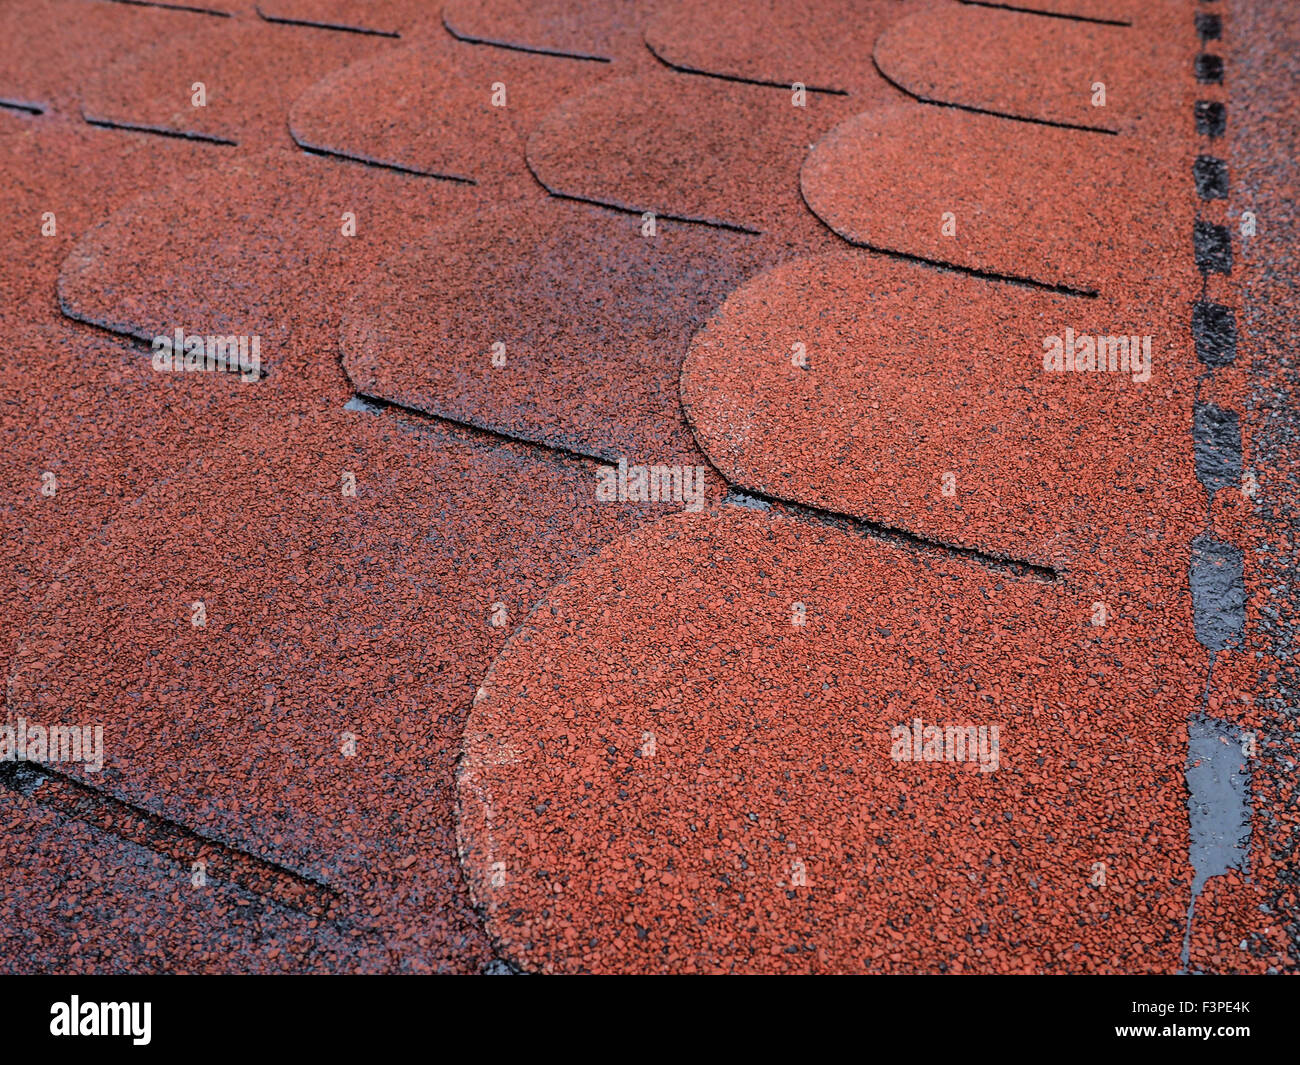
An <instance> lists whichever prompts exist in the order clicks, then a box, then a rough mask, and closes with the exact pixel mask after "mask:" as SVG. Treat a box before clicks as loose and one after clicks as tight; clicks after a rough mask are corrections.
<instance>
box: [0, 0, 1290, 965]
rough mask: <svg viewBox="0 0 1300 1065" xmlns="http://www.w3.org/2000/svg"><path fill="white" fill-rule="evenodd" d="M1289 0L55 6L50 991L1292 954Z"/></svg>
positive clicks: (33, 396) (12, 626) (7, 206)
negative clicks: (152, 984) (172, 983)
mask: <svg viewBox="0 0 1300 1065" xmlns="http://www.w3.org/2000/svg"><path fill="white" fill-rule="evenodd" d="M1239 6H1240V7H1243V8H1246V9H1248V11H1249V17H1244V18H1243V19H1242V21H1241V23H1240V25H1242V26H1243V27H1244V28H1243V31H1242V32H1243V33H1245V32H1246V28H1248V30H1249V32H1250V34H1251V38H1250V40H1251V41H1252V42H1253V41H1255V40H1257V39H1258V38H1259V37H1260V34H1261V27H1262V26H1263V25H1264V19H1263V16H1260V15H1259V14H1258V12H1257V11H1256V8H1257V7H1258V6H1259V5H1252V4H1248V3H1246V2H1245V0H1220V2H1215V3H1212V4H1207V3H1201V2H1198V0H1159V2H1156V3H1144V4H1137V3H1131V2H1127V0H1050V2H1049V0H1017V2H1016V3H1008V4H1001V3H999V4H991V3H989V4H983V3H973V2H971V3H965V2H958V0H870V2H868V3H860V4H846V3H844V2H842V0H817V2H815V3H812V4H806V5H795V6H793V7H792V6H791V5H787V4H778V3H772V4H767V3H764V4H737V3H731V2H715V3H689V4H684V3H677V2H675V0H637V2H634V3H629V2H625V0H554V2H551V0H548V2H546V3H541V4H537V3H523V2H517V0H448V2H447V3H445V4H440V3H438V2H435V0H429V2H418V0H385V2H383V3H351V2H343V0H258V2H257V3H253V2H251V0H249V2H226V0H196V2H194V3H186V4H180V3H177V4H174V5H173V4H156V5H139V4H128V3H118V2H114V0H41V2H39V3H31V4H17V3H14V4H7V5H5V6H4V7H3V8H0V59H2V60H3V62H0V70H2V71H3V73H0V169H2V170H3V177H4V183H5V187H6V189H7V190H9V194H8V195H7V196H6V197H5V198H4V203H3V206H2V207H0V210H3V212H4V217H3V222H4V224H3V225H0V250H2V251H3V255H4V259H5V263H6V269H5V271H4V275H3V278H0V298H2V299H3V302H2V303H0V329H2V330H3V332H4V339H5V343H6V351H7V353H8V356H9V357H8V361H7V363H6V368H5V370H4V371H3V373H2V374H0V441H3V444H4V447H3V458H2V459H0V491H2V492H3V495H2V496H0V533H2V534H3V542H4V547H3V551H2V552H0V602H3V605H4V609H3V611H0V670H2V671H3V673H4V676H5V678H6V684H5V688H4V696H3V699H4V719H3V722H2V724H3V725H4V731H3V732H0V756H2V757H3V758H4V760H3V761H0V785H3V786H0V808H2V809H3V813H4V815H5V817H6V819H7V824H8V825H9V826H10V830H9V831H8V832H6V833H5V834H4V836H3V838H2V839H0V967H3V968H5V969H7V970H12V971H32V970H36V971H45V972H61V971H75V972H143V971H149V972H153V971H187V972H189V971H220V972H350V971H364V972H379V971H396V972H425V971H447V972H482V971H489V972H492V971H503V970H505V969H518V970H524V971H533V972H583V971H601V972H832V971H834V972H838V971H850V972H852V971H873V972H936V971H942V972H1041V973H1058V972H1060V973H1065V972H1097V973H1118V972H1174V971H1180V970H1189V971H1205V972H1227V971H1252V972H1261V971H1267V970H1274V971H1276V970H1281V969H1286V968H1293V967H1294V965H1295V961H1296V949H1297V948H1296V946H1295V944H1296V942H1297V941H1300V938H1298V937H1297V933H1296V921H1295V917H1294V905H1293V904H1294V895H1295V885H1296V873H1295V862H1294V846H1293V843H1290V842H1289V841H1292V840H1293V839H1294V833H1295V828H1296V825H1295V814H1294V809H1293V807H1294V803H1293V802H1290V800H1289V796H1290V790H1293V788H1292V784H1291V783H1289V782H1288V778H1287V776H1286V773H1285V772H1284V767H1285V766H1286V765H1287V764H1289V763H1288V762H1287V759H1293V758H1294V757H1295V756H1296V749H1295V743H1294V737H1293V736H1292V735H1291V733H1290V732H1289V731H1288V727H1289V726H1288V725H1287V721H1288V718H1287V716H1286V715H1287V712H1288V711H1287V709H1286V708H1287V707H1288V706H1289V705H1290V703H1291V702H1293V701H1294V700H1293V699H1292V698H1291V696H1290V695H1289V694H1288V693H1289V692H1293V691H1294V688H1293V687H1289V685H1293V683H1294V678H1293V677H1291V675H1290V674H1289V673H1288V672H1287V668H1288V665H1287V664H1288V662H1289V655H1290V653H1291V652H1290V649H1289V642H1290V636H1289V632H1290V629H1289V627H1288V624H1287V621H1286V611H1287V609H1288V608H1287V607H1286V606H1285V599H1284V597H1280V596H1279V594H1278V588H1279V587H1281V586H1282V585H1283V584H1285V582H1286V580H1287V579H1288V578H1287V574H1293V573H1294V565H1293V563H1294V554H1295V547H1294V527H1293V526H1294V522H1293V515H1292V514H1291V512H1290V510H1288V509H1287V505H1286V504H1285V503H1283V502H1282V495H1281V493H1282V492H1283V488H1284V486H1285V485H1287V484H1289V483H1291V482H1292V481H1294V479H1295V469H1296V462H1295V448H1294V447H1293V446H1292V437H1293V435H1294V434H1293V431H1292V428H1287V427H1293V426H1294V418H1293V405H1292V404H1289V402H1288V400H1287V399H1286V398H1285V397H1287V396H1289V394H1290V393H1289V392H1288V391H1287V389H1288V388H1289V387H1290V385H1289V384H1288V383H1287V382H1288V381H1289V378H1288V376H1287V374H1288V373H1289V371H1288V370H1287V364H1286V362H1285V358H1284V356H1283V355H1282V354H1280V352H1281V351H1282V350H1283V349H1284V348H1285V341H1284V340H1281V339H1278V338H1280V337H1282V335H1283V334H1284V333H1285V325H1284V324H1279V321H1278V320H1277V318H1276V316H1274V317H1273V318H1269V317H1268V315H1267V314H1266V313H1265V312H1263V311H1261V310H1260V309H1259V308H1260V307H1261V306H1262V305H1264V304H1272V305H1275V306H1282V305H1285V303H1286V301H1287V300H1288V299H1293V295H1294V294H1293V291H1291V293H1290V295H1289V296H1288V295H1287V293H1286V292H1285V291H1279V289H1278V287H1277V283H1278V282H1277V279H1278V278H1279V277H1281V278H1294V272H1293V265H1292V263H1291V262H1290V260H1289V259H1287V258H1286V251H1285V242H1282V241H1280V238H1277V237H1272V236H1270V235H1269V234H1270V233H1271V232H1272V230H1271V229H1270V228H1269V227H1275V228H1277V229H1284V225H1285V224H1286V223H1285V217H1284V216H1285V214H1286V210H1287V209H1286V208H1285V207H1283V206H1280V204H1284V203H1288V202H1290V201H1288V200H1287V197H1286V196H1285V195H1283V194H1280V193H1279V191H1278V188H1279V187H1289V185H1290V184H1293V183H1294V170H1293V164H1294V155H1295V153H1294V152H1281V155H1280V156H1279V158H1281V157H1286V158H1288V159H1290V160H1291V164H1290V165H1291V169H1288V168H1287V166H1286V165H1283V164H1276V166H1275V161H1274V157H1273V156H1272V155H1271V154H1270V151H1269V144H1271V143H1272V142H1271V141H1270V139H1269V138H1275V137H1278V136H1279V134H1277V133H1276V130H1275V127H1274V126H1271V125H1270V124H1269V123H1270V122H1271V121H1273V120H1271V119H1269V120H1266V119H1264V118H1262V117H1261V115H1262V114H1265V113H1268V106H1267V105H1268V103H1269V102H1270V101H1272V100H1273V98H1274V97H1273V96H1270V93H1273V94H1276V92H1277V89H1276V85H1277V84H1278V82H1279V80H1280V79H1279V77H1278V70H1279V68H1281V69H1285V68H1286V65H1287V63H1288V62H1290V60H1288V59H1287V58H1286V57H1285V52H1284V49H1282V47H1281V45H1279V44H1277V43H1276V42H1273V43H1272V44H1270V46H1269V48H1268V49H1263V46H1262V45H1261V46H1260V48H1261V49H1262V50H1261V51H1260V55H1261V56H1263V57H1264V59H1261V60H1260V61H1259V62H1257V63H1254V64H1253V65H1252V64H1247V65H1246V66H1245V67H1243V69H1244V70H1245V72H1246V73H1245V76H1243V77H1242V78H1241V79H1240V84H1241V87H1240V88H1238V83H1237V82H1234V73H1233V71H1234V69H1236V68H1235V67H1234V64H1233V56H1232V48H1233V46H1234V38H1233V34H1232V27H1233V21H1232V13H1233V11H1234V9H1235V8H1237V7H1239ZM1203 8H1204V9H1206V10H1208V9H1209V8H1213V9H1214V14H1216V15H1217V16H1219V20H1218V22H1217V23H1216V26H1217V33H1210V34H1208V35H1207V26H1208V24H1207V23H1206V22H1205V20H1204V19H1201V20H1196V19H1195V18H1194V16H1195V15H1196V14H1197V13H1198V12H1199V13H1202V14H1203V13H1204V12H1203V10H1202V9H1203ZM1270 17H1274V16H1270ZM1276 18H1277V19H1278V20H1279V23H1280V24H1281V28H1280V29H1279V30H1278V32H1277V37H1278V38H1279V39H1280V40H1286V39H1287V35H1288V34H1290V35H1291V38H1292V39H1293V38H1294V36H1295V33H1296V27H1295V26H1294V25H1287V24H1286V23H1287V18H1286V16H1284V15H1282V14H1281V13H1279V14H1277V15H1276ZM1290 21H1294V20H1293V19H1292V20H1290ZM1270 36H1272V35H1271V34H1270ZM1250 46H1251V47H1253V45H1250ZM1236 47H1242V48H1244V47H1248V45H1246V44H1243V43H1241V42H1240V41H1237V42H1236ZM1269 57H1272V58H1271V59H1270V58H1269ZM1234 93H1237V94H1238V97H1236V98H1235V97H1234ZM1237 99H1240V100H1242V101H1244V103H1243V104H1242V107H1241V109H1240V111H1238V110H1237V109H1236V108H1237V103H1236V100H1237ZM1234 116H1242V117H1234ZM1238 124H1241V125H1243V126H1244V127H1245V130H1246V132H1245V133H1239V132H1238ZM1270 131H1272V132H1270ZM1238 137H1240V141H1239V142H1238V141H1236V140H1234V138H1238ZM1229 143H1240V144H1241V145H1242V151H1243V153H1244V156H1245V158H1246V159H1248V160H1249V163H1248V165H1247V166H1246V168H1245V176H1244V177H1243V176H1242V175H1241V174H1239V173H1238V171H1237V170H1236V169H1235V163H1234V162H1233V156H1232V153H1231V152H1230V151H1229V150H1228V146H1229ZM1291 199H1292V200H1293V197H1292V198H1291ZM1269 211H1272V213H1273V214H1272V218H1270V217H1269V214H1268V212H1269ZM1247 216H1249V219H1250V220H1249V223H1248V221H1247ZM1261 232H1262V233H1264V234H1265V236H1264V237H1263V240H1262V242H1260V241H1259V238H1258V235H1259V234H1260V233H1261ZM1270 240H1271V241H1272V243H1270ZM1284 287H1285V286H1284ZM1256 338H1262V343H1260V345H1259V346H1258V347H1256V346H1254V345H1255V342H1256ZM1279 396H1281V397H1284V398H1281V399H1279ZM1289 408H1290V409H1289ZM1261 411H1262V412H1264V413H1263V414H1261V413H1260V412H1261ZM1279 426H1280V427H1281V428H1279ZM1255 439H1258V440H1259V445H1258V447H1257V448H1255V445H1253V444H1252V441H1253V440H1255ZM1253 448H1255V449H1254V450H1252V449H1253ZM74 739H75V741H76V746H75V752H74V749H73V740H74ZM1216 743H1217V744H1219V745H1220V747H1222V750H1221V749H1220V747H1215V746H1213V744H1216ZM1207 744H1210V746H1207ZM1207 752H1208V753H1207ZM1207 780H1208V781H1210V783H1211V784H1214V785H1215V786H1214V787H1213V788H1212V789H1211V791H1212V793H1213V797H1212V798H1207V796H1206V793H1204V792H1203V791H1202V790H1200V789H1203V788H1204V787H1206V781H1207ZM1234 796H1236V797H1237V799H1234V798H1233V797H1234ZM1234 803H1235V805H1234ZM34 900H40V902H41V905H40V906H39V907H34V906H32V905H31V903H32V902H33V901H34Z"/></svg>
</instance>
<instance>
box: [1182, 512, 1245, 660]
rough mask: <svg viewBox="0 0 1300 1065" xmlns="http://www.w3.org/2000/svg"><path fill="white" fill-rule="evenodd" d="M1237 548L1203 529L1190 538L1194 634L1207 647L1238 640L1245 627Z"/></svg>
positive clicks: (1220, 646)
mask: <svg viewBox="0 0 1300 1065" xmlns="http://www.w3.org/2000/svg"><path fill="white" fill-rule="evenodd" d="M1243 570H1244V567H1243V557H1242V553H1241V551H1240V549H1238V548H1236V547H1234V546H1233V545H1232V544H1225V543H1222V542H1220V541H1218V540H1216V539H1214V537H1213V536H1212V535H1211V534H1210V533H1208V532H1203V533H1201V535H1200V536H1198V537H1196V539H1194V540H1193V541H1192V565H1191V569H1190V571H1189V573H1188V582H1189V583H1190V585H1191V589H1192V624H1193V625H1194V627H1195V629H1196V638H1197V639H1198V640H1199V641H1200V642H1201V643H1202V645H1204V646H1205V647H1208V648H1209V649H1210V650H1211V651H1222V650H1223V649H1224V648H1225V647H1229V646H1236V645H1239V644H1240V641H1241V635H1242V632H1243V631H1244V629H1245V627H1246V586H1245V582H1244V579H1243Z"/></svg>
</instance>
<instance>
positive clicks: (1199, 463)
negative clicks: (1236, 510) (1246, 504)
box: [1192, 401, 1241, 500]
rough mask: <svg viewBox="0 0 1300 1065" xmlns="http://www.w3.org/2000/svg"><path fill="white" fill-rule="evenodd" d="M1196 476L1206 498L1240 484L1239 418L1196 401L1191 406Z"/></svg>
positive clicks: (1232, 413)
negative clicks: (1205, 493)
mask: <svg viewBox="0 0 1300 1065" xmlns="http://www.w3.org/2000/svg"><path fill="white" fill-rule="evenodd" d="M1192 442H1193V443H1194V445H1195V447H1196V477H1197V479H1198V480H1199V481H1200V482H1201V484H1202V485H1204V486H1205V490H1206V491H1207V492H1209V494H1210V499H1211V500H1213V499H1214V493H1215V492H1217V491H1218V490H1219V489H1220V488H1228V487H1230V486H1233V485H1237V484H1240V483H1241V419H1240V417H1239V416H1238V415H1237V412H1236V411H1235V410H1224V409H1222V408H1221V407H1216V406H1215V405H1214V404H1213V403H1202V402H1200V401H1197V402H1196V403H1195V404H1194V405H1193V407H1192Z"/></svg>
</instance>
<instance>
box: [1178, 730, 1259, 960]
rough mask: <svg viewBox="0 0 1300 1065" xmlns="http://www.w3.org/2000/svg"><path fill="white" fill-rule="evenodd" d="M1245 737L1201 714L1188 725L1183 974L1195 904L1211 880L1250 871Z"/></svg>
mask: <svg viewBox="0 0 1300 1065" xmlns="http://www.w3.org/2000/svg"><path fill="white" fill-rule="evenodd" d="M1244 740H1245V737H1244V736H1243V734H1242V732H1241V730H1240V729H1238V728H1237V727H1236V726H1235V725H1232V724H1229V723H1228V722H1226V721H1219V720H1216V719H1214V718H1211V717H1206V716H1204V715H1201V714H1194V715H1192V718H1191V720H1189V721H1188V723H1187V815H1188V820H1189V822H1190V858H1191V863H1192V874H1193V880H1192V901H1191V904H1190V905H1189V906H1188V907H1187V928H1186V931H1185V932H1184V934H1183V956H1182V965H1183V970H1184V971H1186V970H1187V965H1188V962H1189V960H1190V955H1191V939H1192V922H1193V919H1194V916H1195V912H1196V900H1197V898H1198V897H1199V896H1200V894H1201V892H1202V891H1203V890H1204V889H1205V884H1206V882H1207V881H1208V880H1209V879H1210V877H1212V876H1221V875H1223V874H1224V873H1226V872H1228V870H1230V869H1239V870H1242V871H1243V872H1244V871H1245V869H1246V859H1247V856H1248V854H1249V851H1250V814H1251V803H1250V773H1249V771H1248V770H1247V769H1246V760H1247V755H1246V753H1245V743H1244Z"/></svg>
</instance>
